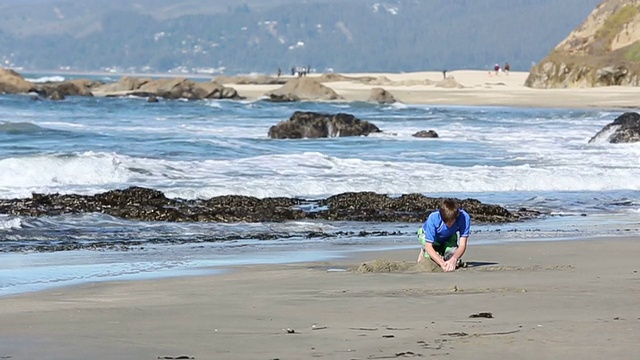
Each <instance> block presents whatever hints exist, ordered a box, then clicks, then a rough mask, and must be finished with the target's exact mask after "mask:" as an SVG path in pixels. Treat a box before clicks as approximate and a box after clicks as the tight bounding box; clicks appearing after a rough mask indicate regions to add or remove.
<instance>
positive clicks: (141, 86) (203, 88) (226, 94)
mask: <svg viewBox="0 0 640 360" xmlns="http://www.w3.org/2000/svg"><path fill="white" fill-rule="evenodd" d="M93 91H94V94H100V95H103V96H126V95H132V96H141V97H150V96H155V97H162V98H165V99H188V100H204V99H234V100H237V99H242V97H241V96H240V95H239V94H238V92H237V91H236V90H235V89H233V88H229V87H225V86H224V85H222V84H219V83H216V82H213V81H208V82H195V81H192V80H189V79H185V78H167V79H159V80H153V79H147V78H139V79H137V78H129V77H124V78H122V79H120V80H119V81H118V82H117V83H113V84H105V85H103V86H100V87H98V88H95V89H93Z"/></svg>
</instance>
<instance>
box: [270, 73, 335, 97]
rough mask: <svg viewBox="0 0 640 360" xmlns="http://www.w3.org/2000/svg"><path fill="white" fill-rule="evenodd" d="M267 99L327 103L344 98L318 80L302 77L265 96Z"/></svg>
mask: <svg viewBox="0 0 640 360" xmlns="http://www.w3.org/2000/svg"><path fill="white" fill-rule="evenodd" d="M264 95H265V96H266V97H268V98H271V96H276V97H281V98H288V99H295V98H297V99H300V100H308V101H327V100H342V99H344V98H343V97H342V96H340V95H338V94H337V93H336V92H335V91H333V89H330V88H328V87H326V86H324V85H322V83H320V82H319V81H318V80H315V79H313V78H311V77H306V76H303V77H300V78H297V79H292V80H289V81H287V83H286V84H284V86H282V87H281V88H279V89H276V90H272V91H269V92H267V93H265V94H264Z"/></svg>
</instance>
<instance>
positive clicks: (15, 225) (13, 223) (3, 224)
mask: <svg viewBox="0 0 640 360" xmlns="http://www.w3.org/2000/svg"><path fill="white" fill-rule="evenodd" d="M20 228H22V221H21V220H20V219H19V218H13V219H6V218H4V217H1V218H0V231H2V230H15V229H20Z"/></svg>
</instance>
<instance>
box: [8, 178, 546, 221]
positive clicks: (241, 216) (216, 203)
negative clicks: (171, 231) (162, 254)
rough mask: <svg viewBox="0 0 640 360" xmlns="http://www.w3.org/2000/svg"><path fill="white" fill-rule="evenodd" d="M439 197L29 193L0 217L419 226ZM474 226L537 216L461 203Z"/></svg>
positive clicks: (128, 191) (13, 201) (12, 202)
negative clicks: (80, 216)
mask: <svg viewBox="0 0 640 360" xmlns="http://www.w3.org/2000/svg"><path fill="white" fill-rule="evenodd" d="M439 202H440V198H431V197H427V196H424V195H421V194H407V195H402V196H399V197H391V196H388V195H383V194H376V193H372V192H355V193H344V194H340V195H335V196H331V197H329V198H326V199H321V200H305V199H299V198H284V197H279V198H264V199H260V198H256V197H252V196H239V195H227V196H218V197H214V198H211V199H208V200H184V199H169V198H167V197H166V196H165V195H164V194H163V193H162V192H160V191H157V190H153V189H146V188H141V187H130V188H128V189H124V190H112V191H107V192H105V193H101V194H96V195H75V194H68V195H59V194H35V193H34V194H33V195H32V197H31V198H24V199H1V200H0V214H10V215H22V216H57V215H62V214H76V213H104V214H109V215H112V216H116V217H119V218H123V219H129V220H138V221H170V222H221V223H232V222H247V223H255V222H282V221H288V220H300V219H316V220H328V221H363V222H366V221H375V222H422V221H424V219H425V218H426V216H427V215H428V214H429V213H430V212H431V211H433V210H435V209H436V208H437V207H438V204H439ZM459 202H460V204H461V206H462V207H463V208H464V209H465V210H466V211H467V212H468V213H469V214H470V215H471V217H472V218H473V220H474V222H476V223H495V222H512V221H518V220H523V219H527V218H533V217H536V216H538V215H540V214H539V213H536V212H533V211H527V210H525V209H521V210H518V211H517V212H510V211H508V210H507V209H505V208H503V207H501V206H498V205H491V204H483V203H481V202H480V201H478V200H475V199H464V200H459Z"/></svg>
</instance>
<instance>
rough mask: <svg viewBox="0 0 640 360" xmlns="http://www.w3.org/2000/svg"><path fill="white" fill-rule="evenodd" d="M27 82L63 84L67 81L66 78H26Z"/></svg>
mask: <svg viewBox="0 0 640 360" xmlns="http://www.w3.org/2000/svg"><path fill="white" fill-rule="evenodd" d="M25 80H27V81H30V82H32V83H46V82H62V81H64V80H65V78H64V76H42V77H39V78H25Z"/></svg>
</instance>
